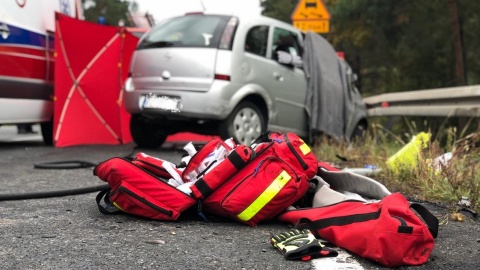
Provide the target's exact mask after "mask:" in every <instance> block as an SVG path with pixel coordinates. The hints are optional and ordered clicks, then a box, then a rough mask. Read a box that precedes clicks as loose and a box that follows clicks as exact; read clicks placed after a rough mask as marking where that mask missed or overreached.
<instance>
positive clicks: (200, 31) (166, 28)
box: [137, 14, 230, 49]
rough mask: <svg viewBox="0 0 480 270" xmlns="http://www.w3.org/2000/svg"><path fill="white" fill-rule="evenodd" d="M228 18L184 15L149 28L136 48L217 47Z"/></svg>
mask: <svg viewBox="0 0 480 270" xmlns="http://www.w3.org/2000/svg"><path fill="white" fill-rule="evenodd" d="M229 19H230V17H229V16H220V15H200V14H199V15H186V16H182V17H176V18H172V19H170V20H168V21H167V22H165V23H163V24H162V25H160V26H158V27H156V28H154V29H152V30H150V32H148V33H147V34H146V36H145V38H144V39H143V40H142V41H141V42H140V44H139V45H138V48H137V49H147V48H162V47H199V48H218V45H219V43H220V37H221V35H222V33H223V30H224V29H225V26H226V24H227V22H228V20H229Z"/></svg>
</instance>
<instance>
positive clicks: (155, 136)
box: [130, 114, 168, 148]
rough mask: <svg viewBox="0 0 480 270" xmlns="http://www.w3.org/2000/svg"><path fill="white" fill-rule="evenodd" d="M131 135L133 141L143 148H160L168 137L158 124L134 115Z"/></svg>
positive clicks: (131, 121)
mask: <svg viewBox="0 0 480 270" xmlns="http://www.w3.org/2000/svg"><path fill="white" fill-rule="evenodd" d="M130 133H131V134H132V138H133V141H134V142H135V143H136V144H137V145H138V146H139V147H143V148H158V147H160V146H161V145H162V144H163V143H164V142H165V140H166V139H167V136H168V132H165V129H163V128H162V126H161V125H160V124H159V123H158V122H156V121H153V120H152V119H149V118H147V117H144V116H142V115H139V114H134V115H132V118H131V119H130Z"/></svg>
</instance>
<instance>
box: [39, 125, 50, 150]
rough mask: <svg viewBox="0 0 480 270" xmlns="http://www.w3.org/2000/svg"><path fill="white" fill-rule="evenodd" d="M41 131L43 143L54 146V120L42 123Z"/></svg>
mask: <svg viewBox="0 0 480 270" xmlns="http://www.w3.org/2000/svg"><path fill="white" fill-rule="evenodd" d="M40 130H41V132H42V138H43V142H44V143H45V144H46V145H48V146H51V145H53V119H52V120H50V121H48V122H43V123H41V124H40Z"/></svg>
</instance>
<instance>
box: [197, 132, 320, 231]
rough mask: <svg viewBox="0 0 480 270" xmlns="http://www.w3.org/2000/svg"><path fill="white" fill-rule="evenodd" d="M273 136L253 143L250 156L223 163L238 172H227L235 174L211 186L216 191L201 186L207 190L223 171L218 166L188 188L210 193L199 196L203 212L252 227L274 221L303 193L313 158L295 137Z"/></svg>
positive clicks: (241, 153) (314, 164)
mask: <svg viewBox="0 0 480 270" xmlns="http://www.w3.org/2000/svg"><path fill="white" fill-rule="evenodd" d="M275 134H276V135H279V137H278V138H277V137H275V138H270V136H269V135H268V134H267V135H266V136H263V137H262V138H261V139H259V140H257V141H256V142H255V143H254V144H257V145H255V146H253V145H252V148H254V149H253V150H254V151H253V153H250V152H249V151H246V149H243V150H240V151H237V152H233V153H234V154H235V156H236V157H235V158H233V159H230V156H229V158H228V159H227V160H230V162H229V163H232V164H237V165H235V166H230V165H229V167H237V168H238V169H237V170H236V171H235V170H230V171H235V172H234V173H232V174H231V175H230V176H229V177H227V178H223V180H222V182H223V183H222V184H221V185H215V187H216V189H212V188H208V189H206V188H204V187H203V186H205V185H207V186H210V182H212V181H211V180H209V176H214V175H215V174H216V171H217V170H220V171H222V170H224V169H223V168H222V167H221V166H220V165H219V166H218V167H216V168H214V169H213V170H212V171H211V172H209V173H208V174H207V175H205V176H204V179H201V180H199V181H198V182H196V183H195V185H194V186H192V191H193V193H194V194H196V192H195V188H199V190H210V191H211V192H209V193H208V196H202V198H205V199H204V200H203V202H202V207H203V209H204V210H205V211H206V212H209V213H212V214H215V215H220V216H225V217H229V218H233V219H235V220H237V221H240V222H242V223H245V224H247V225H250V226H255V225H257V224H258V223H260V222H261V221H264V220H269V219H272V218H274V217H275V216H276V215H278V214H279V213H280V212H282V211H283V210H284V209H286V208H287V207H288V206H290V205H291V204H293V203H294V202H295V201H297V200H298V199H299V198H301V197H302V196H303V195H304V194H305V193H306V191H307V190H308V188H309V187H310V183H309V180H310V178H311V177H312V176H314V175H315V172H316V168H317V160H316V157H315V155H314V154H313V153H312V151H311V150H310V148H309V147H308V146H307V145H306V144H305V143H304V142H303V141H302V140H301V139H300V138H299V137H298V136H297V135H295V134H293V133H289V134H288V135H287V134H281V133H275ZM283 135H285V137H283ZM280 136H282V137H281V139H280ZM237 149H238V147H237V148H236V150H237ZM245 153H248V155H245ZM247 157H248V158H247ZM223 163H225V161H224V162H223ZM226 164H228V163H226ZM311 168H315V171H314V170H312V169H311ZM214 178H215V177H214ZM213 182H215V181H213ZM202 194H204V192H203V193H202Z"/></svg>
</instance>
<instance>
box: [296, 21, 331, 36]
mask: <svg viewBox="0 0 480 270" xmlns="http://www.w3.org/2000/svg"><path fill="white" fill-rule="evenodd" d="M293 26H294V27H295V28H297V29H299V30H300V31H304V32H307V31H308V30H310V31H312V32H315V33H328V31H329V30H330V21H328V20H309V21H307V20H301V21H294V22H293Z"/></svg>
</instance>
